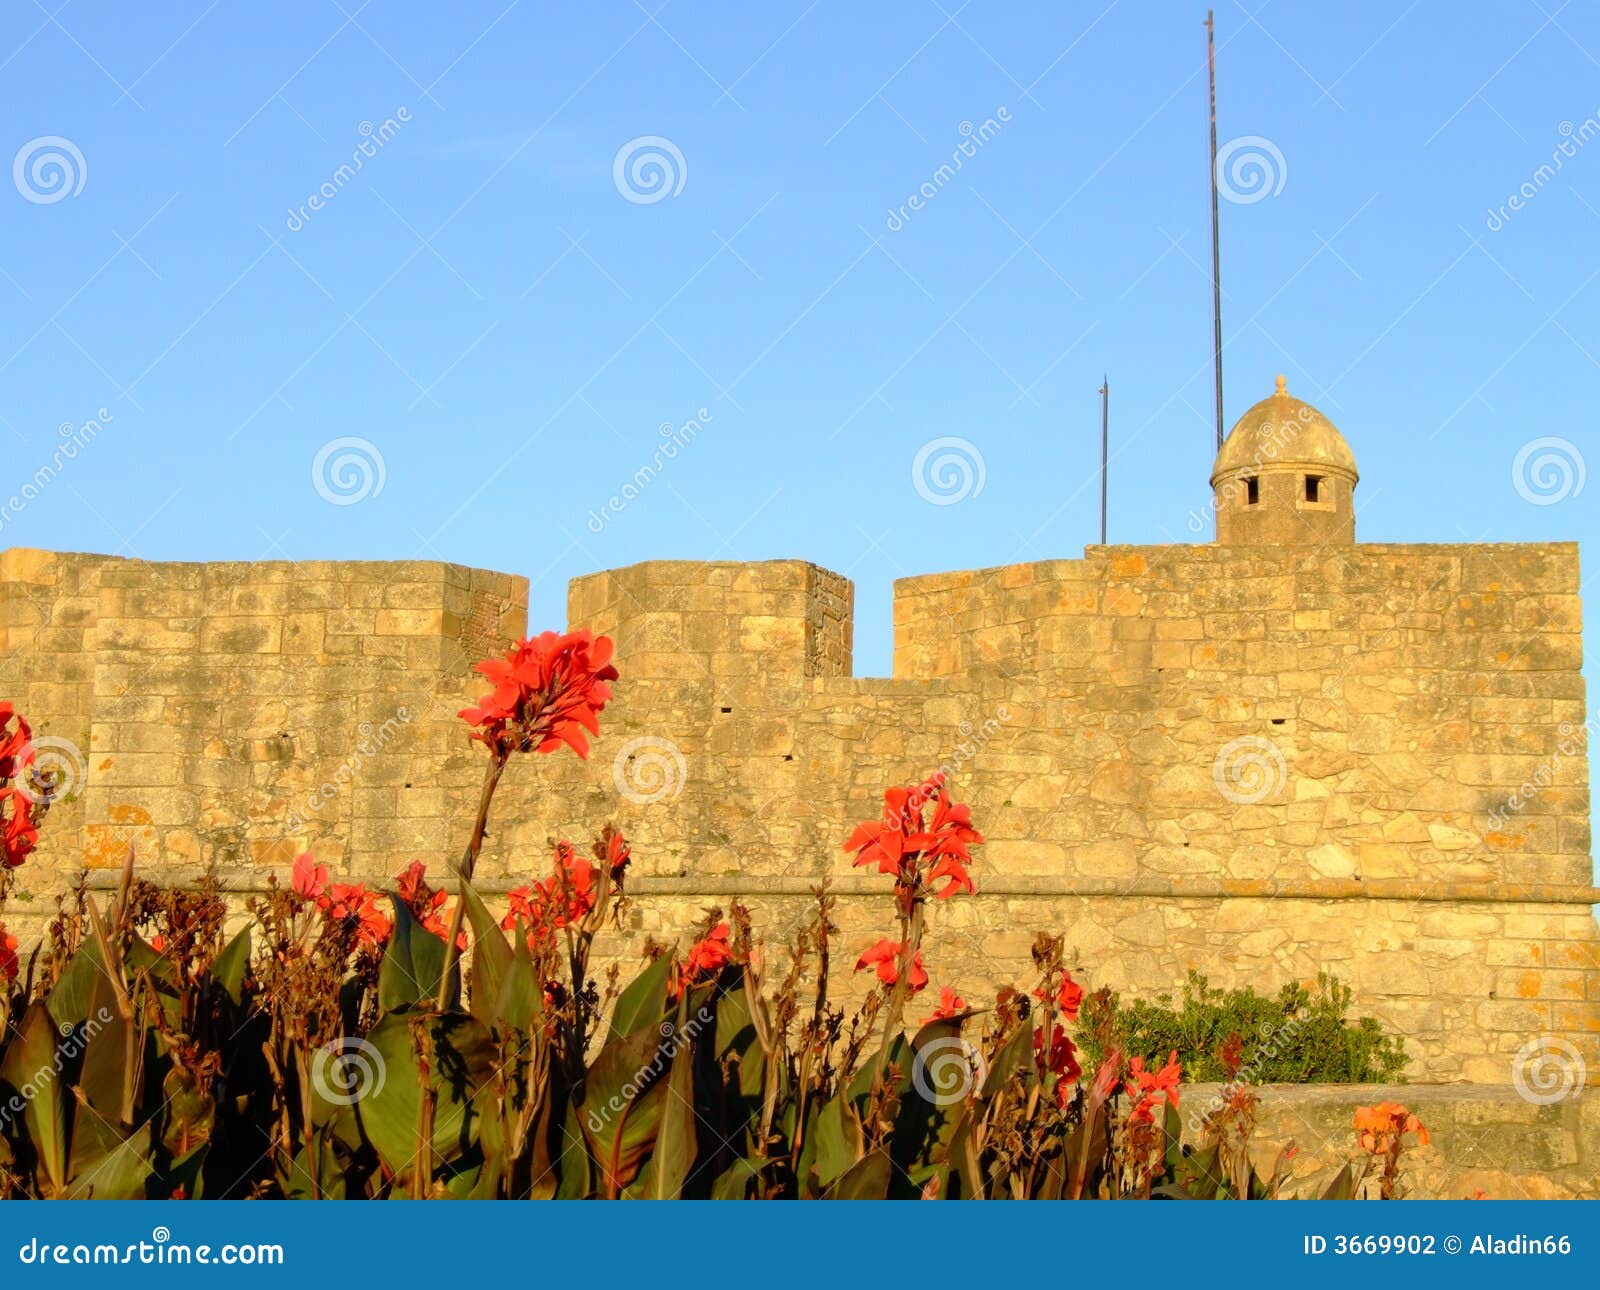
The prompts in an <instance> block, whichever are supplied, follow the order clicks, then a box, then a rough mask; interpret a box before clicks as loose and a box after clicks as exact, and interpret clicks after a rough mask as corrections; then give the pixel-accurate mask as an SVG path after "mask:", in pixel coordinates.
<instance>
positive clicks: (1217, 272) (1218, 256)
mask: <svg viewBox="0 0 1600 1290" xmlns="http://www.w3.org/2000/svg"><path fill="white" fill-rule="evenodd" d="M1216 34H1217V33H1216V14H1215V11H1214V10H1211V9H1207V10H1206V71H1207V73H1208V74H1209V78H1210V82H1211V355H1212V359H1213V362H1214V363H1215V366H1216V385H1217V450H1218V451H1219V452H1220V451H1221V449H1222V238H1221V236H1220V234H1219V233H1218V229H1217V41H1216Z"/></svg>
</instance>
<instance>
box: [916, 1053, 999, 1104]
mask: <svg viewBox="0 0 1600 1290" xmlns="http://www.w3.org/2000/svg"><path fill="white" fill-rule="evenodd" d="M988 1078H989V1063H988V1062H986V1061H985V1060H984V1057H983V1052H982V1051H981V1050H980V1049H979V1048H978V1046H977V1045H976V1044H974V1043H971V1042H970V1041H968V1040H965V1039H962V1038H961V1037H960V1036H959V1035H950V1036H948V1037H947V1038H944V1039H934V1040H930V1041H929V1042H928V1043H926V1044H924V1045H923V1046H922V1047H921V1048H919V1049H917V1055H916V1057H915V1059H914V1060H913V1061H912V1064H911V1083H912V1085H913V1086H915V1088H916V1090H917V1092H918V1093H920V1094H922V1096H923V1097H924V1098H926V1099H927V1100H928V1101H930V1102H932V1103H933V1104H934V1105H935V1106H953V1105H954V1104H955V1103H957V1102H964V1101H965V1100H966V1099H967V1097H968V1096H969V1095H970V1094H971V1093H972V1090H973V1089H975V1088H978V1087H979V1086H981V1085H982V1084H983V1082H984V1080H986V1079H988Z"/></svg>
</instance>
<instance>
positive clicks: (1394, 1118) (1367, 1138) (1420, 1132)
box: [1355, 1102, 1430, 1156]
mask: <svg viewBox="0 0 1600 1290" xmlns="http://www.w3.org/2000/svg"><path fill="white" fill-rule="evenodd" d="M1355 1128H1356V1133H1357V1134H1358V1135H1360V1141H1361V1146H1362V1149H1363V1150H1366V1151H1370V1152H1371V1153H1372V1154H1373V1155H1375V1156H1381V1155H1384V1154H1386V1153H1387V1152H1388V1150H1389V1148H1390V1146H1391V1145H1392V1144H1393V1143H1394V1142H1396V1141H1397V1140H1399V1139H1400V1138H1402V1137H1404V1136H1405V1135H1406V1134H1408V1133H1414V1134H1416V1135H1417V1141H1418V1142H1420V1143H1421V1144H1422V1145H1423V1146H1427V1145H1428V1143H1429V1141H1430V1137H1429V1134H1428V1131H1427V1129H1425V1128H1423V1127H1422V1121H1421V1120H1419V1119H1417V1117H1416V1116H1414V1115H1413V1114H1411V1112H1410V1111H1408V1110H1406V1108H1405V1107H1404V1106H1402V1105H1401V1104H1400V1103H1399V1102H1379V1103H1378V1105H1377V1106H1358V1107H1356V1121H1355Z"/></svg>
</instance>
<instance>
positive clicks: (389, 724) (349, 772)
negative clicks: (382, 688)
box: [288, 704, 411, 832]
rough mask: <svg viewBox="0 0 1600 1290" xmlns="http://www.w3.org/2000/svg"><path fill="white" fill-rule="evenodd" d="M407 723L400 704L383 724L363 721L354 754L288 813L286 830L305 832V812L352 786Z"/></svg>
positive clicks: (408, 715) (316, 809)
mask: <svg viewBox="0 0 1600 1290" xmlns="http://www.w3.org/2000/svg"><path fill="white" fill-rule="evenodd" d="M410 724H411V709H410V708H408V707H406V706H405V705H404V704H401V705H400V706H399V707H398V708H396V709H395V710H394V716H392V717H390V718H388V719H387V720H386V721H384V723H383V724H382V725H380V726H375V725H373V724H372V722H370V721H363V722H362V723H361V724H360V725H359V726H357V727H356V735H357V737H358V738H359V740H360V742H359V743H357V744H356V747H355V751H354V752H352V753H351V754H350V755H349V756H348V757H346V758H345V759H344V760H343V761H342V762H340V763H339V768H338V769H337V770H335V771H334V772H333V774H332V775H331V776H329V777H328V778H327V779H325V780H323V781H322V783H321V784H319V785H318V786H317V787H316V788H315V789H313V790H312V791H311V792H309V793H307V794H306V795H305V799H304V804H303V805H301V806H297V807H295V808H294V809H293V810H292V811H290V812H289V821H288V826H289V828H290V829H291V830H292V831H295V832H298V831H300V830H301V829H304V828H305V826H306V823H307V821H308V820H309V819H310V816H309V815H307V812H308V811H309V812H310V813H311V815H315V814H316V813H317V812H319V811H320V810H322V808H323V807H324V806H326V805H327V804H328V803H329V802H331V801H333V799H334V798H336V797H338V796H339V794H340V793H341V792H343V791H344V790H345V789H346V788H348V787H349V786H350V785H351V784H353V783H355V781H356V777H357V776H358V775H360V774H361V772H362V770H363V769H364V768H365V767H366V765H367V763H368V762H369V761H371V760H372V759H374V758H375V757H377V755H378V754H379V753H381V752H383V750H384V749H386V748H387V747H388V746H389V743H390V741H391V740H392V739H394V738H395V736H396V735H398V734H399V733H400V730H401V727H402V726H408V725H410Z"/></svg>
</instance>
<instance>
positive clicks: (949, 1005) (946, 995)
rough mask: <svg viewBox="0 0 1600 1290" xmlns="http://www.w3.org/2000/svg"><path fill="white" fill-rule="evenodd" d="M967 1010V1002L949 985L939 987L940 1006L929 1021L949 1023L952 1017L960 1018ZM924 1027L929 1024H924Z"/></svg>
mask: <svg viewBox="0 0 1600 1290" xmlns="http://www.w3.org/2000/svg"><path fill="white" fill-rule="evenodd" d="M966 1010H967V1001H966V1000H965V999H963V998H962V997H961V996H960V995H959V994H957V993H956V992H955V989H954V988H953V987H951V986H948V985H942V986H940V987H939V1006H938V1007H937V1008H935V1009H934V1010H933V1012H932V1014H931V1015H930V1016H929V1017H928V1021H948V1020H949V1019H950V1018H951V1017H956V1016H959V1015H960V1014H961V1013H963V1012H965V1011H966ZM923 1024H924V1025H926V1024H927V1022H924V1023H923Z"/></svg>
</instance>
